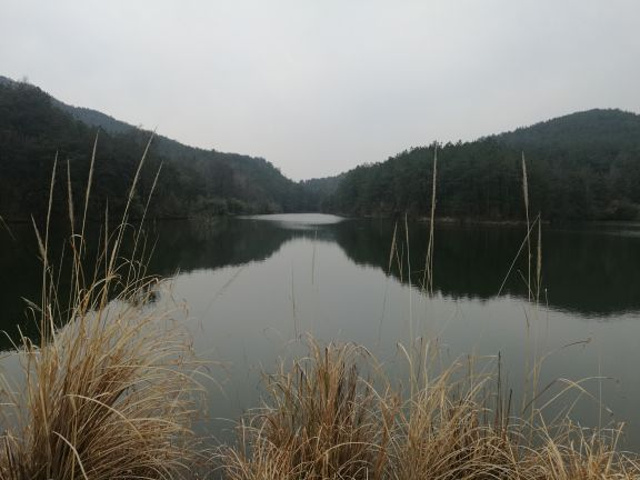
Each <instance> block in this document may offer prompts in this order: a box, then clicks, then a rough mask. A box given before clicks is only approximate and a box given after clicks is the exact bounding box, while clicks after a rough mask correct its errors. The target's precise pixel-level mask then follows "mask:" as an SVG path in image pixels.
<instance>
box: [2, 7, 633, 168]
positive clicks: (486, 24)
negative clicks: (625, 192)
mask: <svg viewBox="0 0 640 480" xmlns="http://www.w3.org/2000/svg"><path fill="white" fill-rule="evenodd" d="M639 29H640V1H638V0H601V1H595V0H555V1H551V0H535V1H530V0H484V1H481V0H422V1H411V0H395V1H392V0H386V1H384V0H341V1H338V0H227V1H218V0H210V1H204V0H202V1H198V0H182V1H178V0H175V1H170V0H126V1H120V0H108V1H107V0H100V1H94V0H82V1H81V0H74V1H71V0H56V1H47V0H39V1H35V0H0V75H5V76H9V77H12V78H14V79H20V78H22V77H24V76H26V77H27V78H28V79H29V81H30V82H31V83H33V84H35V85H38V86H40V87H41V88H42V89H43V90H45V91H48V92H49V93H51V94H52V95H54V96H55V97H57V98H59V99H60V100H62V101H64V102H67V103H70V104H73V105H78V106H84V107H90V108H95V109H97V110H101V111H103V112H105V113H108V114H109V115H112V116H114V117H116V118H118V119H120V120H124V121H127V122H129V123H132V124H134V125H143V126H144V127H145V128H154V127H157V128H158V132H159V133H161V134H163V135H166V136H169V137H172V138H175V139H176V140H179V141H181V142H183V143H187V144H190V145H194V146H199V147H203V148H215V149H217V150H221V151H233V152H239V153H245V154H250V155H256V156H262V157H265V158H266V159H267V160H269V161H271V162H272V163H273V164H275V165H276V166H277V167H278V168H280V169H281V170H282V172H283V173H284V174H285V175H287V176H289V177H290V178H293V179H295V180H299V179H302V178H311V177H318V176H326V175H332V174H337V173H339V172H341V171H344V170H347V169H350V168H353V167H354V166H356V165H358V164H361V163H364V162H377V161H382V160H385V159H386V158H387V157H389V156H391V155H395V154H396V153H398V152H400V151H402V150H404V149H406V148H409V147H411V146H418V145H425V144H428V143H430V142H432V141H433V140H440V141H448V140H452V141H455V140H458V139H462V140H472V139H475V138H477V137H479V136H482V135H487V134H491V133H498V132H500V131H504V130H512V129H514V128H516V127H518V126H523V125H528V124H531V123H535V122H537V121H541V120H545V119H548V118H551V117H554V116H558V115H563V114H566V113H570V112H573V111H576V110H586V109H590V108H596V107H598V108H606V107H617V108H622V109H625V110H631V111H634V112H639V111H640V30H639Z"/></svg>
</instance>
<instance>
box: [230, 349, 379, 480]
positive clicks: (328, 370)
mask: <svg viewBox="0 0 640 480" xmlns="http://www.w3.org/2000/svg"><path fill="white" fill-rule="evenodd" d="M309 345H310V349H311V355H310V356H309V358H306V359H302V360H299V361H296V362H294V363H293V365H292V367H291V369H290V370H289V371H285V370H284V369H282V370H281V371H280V373H278V374H277V375H271V376H269V377H267V381H266V387H267V391H268V397H269V403H268V404H267V405H266V406H265V407H264V408H262V409H259V410H256V411H254V412H252V414H251V415H250V416H249V417H248V418H247V423H242V424H241V425H240V426H239V441H240V445H239V447H238V448H237V449H232V448H226V447H225V448H223V449H222V451H221V460H222V470H223V472H224V477H225V478H229V479H238V480H240V479H267V478H280V479H294V478H295V479H325V478H326V479H328V478H363V479H364V478H376V476H375V475H376V472H381V470H382V469H383V468H384V465H385V463H386V458H385V455H386V452H385V450H384V448H381V446H382V445H384V444H385V443H386V440H385V438H383V437H384V435H385V432H384V431H381V430H380V421H379V419H378V418H377V415H378V414H379V413H380V408H379V399H378V397H377V394H376V392H375V391H374V389H373V387H372V386H371V385H370V384H369V383H367V382H366V381H365V380H364V379H363V378H362V377H361V376H360V375H359V373H358V368H357V361H358V360H359V359H360V360H363V359H364V358H365V357H366V356H368V353H366V352H365V351H364V350H363V349H362V348H359V347H357V346H355V345H351V344H347V345H335V344H330V345H328V346H327V347H324V348H322V347H320V346H319V345H318V344H316V343H314V342H310V343H309ZM387 438H388V436H387Z"/></svg>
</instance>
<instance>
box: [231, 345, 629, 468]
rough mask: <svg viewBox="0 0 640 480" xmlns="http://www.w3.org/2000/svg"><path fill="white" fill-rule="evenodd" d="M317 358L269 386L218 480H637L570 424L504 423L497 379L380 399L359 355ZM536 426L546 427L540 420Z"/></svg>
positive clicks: (320, 352)
mask: <svg viewBox="0 0 640 480" xmlns="http://www.w3.org/2000/svg"><path fill="white" fill-rule="evenodd" d="M310 350H311V356H310V358H309V359H306V360H304V361H301V362H296V363H294V364H293V366H292V367H291V369H290V370H289V371H288V372H285V371H281V372H280V373H279V374H278V375H276V376H274V377H268V380H267V387H268V392H269V396H268V399H267V406H265V407H264V408H263V409H260V410H258V411H254V412H251V413H250V414H249V415H248V416H247V418H246V419H245V420H244V421H243V422H242V423H241V425H240V426H239V428H238V432H239V435H238V445H237V446H235V447H223V448H221V450H220V454H219V459H218V460H219V462H220V470H221V472H222V476H223V478H227V479H232V480H257V479H273V478H279V479H294V478H295V479H335V480H337V479H380V480H387V479H388V480H425V479H429V480H431V479H447V480H454V479H456V480H460V479H483V480H484V479H487V480H488V479H504V480H510V479H514V480H515V479H527V480H528V479H531V480H592V479H593V480H596V479H598V480H604V479H621V478H624V479H632V478H640V465H639V464H638V463H637V460H634V459H632V458H629V457H627V456H625V455H623V454H622V453H619V452H617V451H616V448H615V446H616V442H615V441H616V439H617V437H616V436H615V435H613V436H608V435H607V432H595V433H593V434H592V435H591V436H590V437H587V435H586V434H585V433H584V431H583V430H581V429H580V428H578V427H577V426H575V425H574V424H572V423H571V422H570V421H569V420H568V419H565V420H562V421H560V422H559V423H558V424H556V425H554V426H546V425H545V424H544V423H543V422H542V421H540V422H537V423H536V424H535V425H532V424H531V423H530V422H524V421H522V420H518V419H516V418H509V417H508V410H509V407H508V403H509V402H508V401H504V399H503V398H501V397H500V395H497V394H496V382H494V380H496V379H497V378H496V376H495V375H492V374H486V375H475V374H473V373H472V371H471V370H469V369H468V365H465V364H463V363H460V364H455V365H453V366H451V367H450V368H448V369H446V370H445V371H443V372H442V373H440V374H437V375H434V376H433V377H429V376H428V375H423V376H421V380H420V381H419V384H416V383H415V378H414V380H413V381H412V388H411V389H410V390H411V392H410V393H409V394H408V397H409V398H408V399H406V400H405V401H400V398H401V393H400V388H397V389H394V388H390V387H389V384H388V383H387V382H384V381H383V382H378V383H382V384H383V385H385V386H384V387H383V388H381V389H375V388H374V387H373V385H372V383H370V382H368V381H365V379H364V378H363V377H362V376H361V375H360V374H359V373H358V368H357V366H356V365H357V364H358V363H359V362H362V361H363V360H367V359H370V357H369V356H368V355H364V356H363V355H361V354H360V352H362V350H360V349H359V348H358V347H356V346H353V345H336V344H329V345H328V346H326V347H324V348H321V347H319V346H318V345H317V344H316V343H314V342H313V341H312V342H311V343H310ZM540 418H542V417H541V416H540Z"/></svg>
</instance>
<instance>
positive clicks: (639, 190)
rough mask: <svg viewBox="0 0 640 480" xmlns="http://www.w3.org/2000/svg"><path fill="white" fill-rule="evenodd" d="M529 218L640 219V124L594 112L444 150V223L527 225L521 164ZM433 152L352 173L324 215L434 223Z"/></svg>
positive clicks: (614, 113) (417, 151) (637, 119)
mask: <svg viewBox="0 0 640 480" xmlns="http://www.w3.org/2000/svg"><path fill="white" fill-rule="evenodd" d="M522 152H524V153H525V156H526V159H527V168H528V180H529V182H528V183H529V194H530V200H531V210H532V211H533V212H536V213H537V212H540V213H541V214H542V216H543V218H545V219H549V220H634V219H637V218H638V214H639V212H640V115H636V114H634V113H629V112H623V111H620V110H590V111H586V112H579V113H574V114H571V115H567V116H564V117H560V118H556V119H553V120H549V121H546V122H542V123H539V124H536V125H533V126H531V127H527V128H520V129H518V130H515V131H513V132H508V133H504V134H500V135H495V136H490V137H486V138H481V139H479V140H477V141H474V142H465V143H462V142H459V143H456V144H452V143H448V144H445V145H439V146H438V179H437V190H438V195H437V213H438V215H439V216H441V217H454V218H461V219H483V220H497V221H500V220H512V219H522V218H523V201H522V172H521V156H522ZM433 157H434V145H432V146H430V147H420V148H414V149H411V150H408V151H405V152H402V153H400V154H398V155H397V156H395V157H393V158H390V159H388V160H387V161H385V162H381V163H377V164H373V165H368V166H360V167H357V168H355V169H353V170H351V171H349V172H348V173H347V174H346V175H345V176H344V178H343V180H342V181H341V183H340V185H339V186H338V188H337V190H336V192H335V193H334V194H333V195H332V196H331V197H330V198H329V199H328V200H326V201H325V204H324V205H325V209H327V210H329V211H333V212H339V213H344V214H348V215H383V216H386V215H394V214H399V213H404V212H407V213H409V214H412V215H416V216H425V215H428V213H429V211H430V208H431V178H432V172H433Z"/></svg>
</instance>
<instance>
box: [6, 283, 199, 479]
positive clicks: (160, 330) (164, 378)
mask: <svg viewBox="0 0 640 480" xmlns="http://www.w3.org/2000/svg"><path fill="white" fill-rule="evenodd" d="M127 293H130V292H127ZM121 298H126V297H121ZM20 356H21V363H22V368H23V371H24V374H25V376H26V381H25V383H24V385H23V386H22V387H20V388H19V389H18V390H17V391H16V392H13V393H12V394H11V398H10V401H11V403H12V410H14V411H15V416H16V420H14V425H13V426H12V428H9V429H7V430H6V431H5V433H4V435H3V436H2V439H1V441H2V451H1V452H0V477H1V478H6V479H16V480H22V479H73V478H78V479H83V478H90V479H115V478H127V479H128V478H149V479H158V478H180V477H181V476H182V475H184V474H185V473H187V470H186V468H187V467H188V466H189V464H190V463H192V460H193V457H194V454H195V449H193V448H192V446H193V445H192V438H191V435H190V430H189V426H190V421H191V419H192V416H193V413H194V408H195V403H194V396H193V393H194V391H195V390H196V389H197V384H196V383H195V382H194V380H193V378H191V377H190V376H189V374H188V373H186V372H185V371H184V370H185V368H186V367H187V362H190V361H191V360H190V359H189V357H188V356H189V351H188V343H187V339H186V338H185V337H184V335H183V332H182V331H181V330H180V329H178V328H176V327H175V326H172V325H171V321H170V319H169V318H168V317H167V316H166V313H161V312H158V311H157V309H156V308H153V306H152V307H145V306H141V305H135V304H131V303H127V302H125V301H116V302H110V304H109V306H107V307H105V308H103V309H100V310H99V311H82V312H78V314H77V315H76V317H75V318H74V319H73V320H72V322H71V323H69V324H68V325H67V326H66V327H64V328H63V329H62V330H60V331H57V332H54V333H53V335H52V338H51V339H50V341H49V342H48V343H47V344H45V345H44V346H42V347H37V346H35V345H34V344H32V343H31V342H30V341H29V340H28V339H23V347H22V349H21V351H20ZM4 408H7V407H4Z"/></svg>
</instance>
